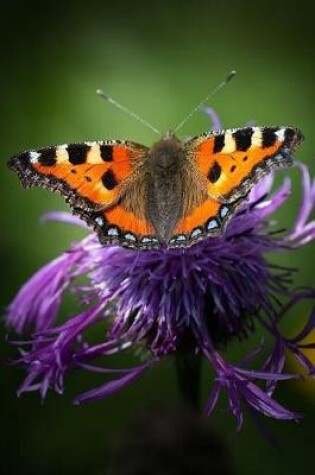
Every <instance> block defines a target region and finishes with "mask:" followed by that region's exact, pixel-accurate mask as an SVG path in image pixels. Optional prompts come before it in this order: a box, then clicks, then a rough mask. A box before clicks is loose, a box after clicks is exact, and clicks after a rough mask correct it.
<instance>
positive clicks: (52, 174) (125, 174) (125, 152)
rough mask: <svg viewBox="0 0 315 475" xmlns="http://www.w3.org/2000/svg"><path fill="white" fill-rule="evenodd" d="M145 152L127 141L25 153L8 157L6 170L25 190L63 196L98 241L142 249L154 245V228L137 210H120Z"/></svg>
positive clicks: (137, 173)
mask: <svg viewBox="0 0 315 475" xmlns="http://www.w3.org/2000/svg"><path fill="white" fill-rule="evenodd" d="M147 151H148V149H147V147H145V146H143V145H139V144H136V143H134V142H130V141H125V142H120V141H100V142H85V143H81V144H67V145H61V146H55V147H45V148H41V149H39V150H31V151H27V152H24V153H21V154H19V155H16V156H14V157H12V158H11V160H10V161H9V163H8V166H9V168H11V169H12V170H14V171H15V172H16V173H17V174H18V177H19V179H20V181H21V183H22V185H23V186H24V187H25V188H29V187H32V186H41V187H44V188H47V189H49V190H52V191H54V192H55V193H58V194H61V195H62V196H63V197H64V198H65V200H66V201H67V202H68V203H69V204H70V206H71V208H72V211H73V212H74V213H75V214H78V215H79V216H80V217H81V218H82V219H83V220H85V221H86V222H87V223H88V224H89V225H91V226H93V227H94V228H95V230H96V231H97V233H98V234H99V237H100V240H101V242H102V243H104V244H107V243H119V244H122V245H126V246H130V247H141V245H139V246H138V240H139V239H141V240H142V241H143V247H146V246H148V247H154V246H156V245H157V244H158V241H157V239H156V238H155V236H154V230H153V229H152V226H150V224H149V223H147V221H146V220H145V217H144V214H143V212H141V210H140V209H139V210H137V209H136V207H135V206H133V207H130V206H129V208H128V206H124V198H123V197H124V195H126V194H127V195H128V187H129V183H130V182H131V181H132V182H133V183H134V185H135V184H137V183H139V176H140V175H141V173H140V172H139V170H141V164H142V161H143V160H144V158H145V156H146V155H147ZM133 189H134V187H133ZM133 195H134V193H133ZM129 201H130V200H129ZM127 204H128V202H127ZM138 211H139V212H138Z"/></svg>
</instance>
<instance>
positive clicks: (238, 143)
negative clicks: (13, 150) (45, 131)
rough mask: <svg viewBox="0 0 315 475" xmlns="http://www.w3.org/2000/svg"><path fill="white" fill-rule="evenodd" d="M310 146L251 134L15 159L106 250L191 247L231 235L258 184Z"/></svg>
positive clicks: (259, 131)
mask: <svg viewBox="0 0 315 475" xmlns="http://www.w3.org/2000/svg"><path fill="white" fill-rule="evenodd" d="M302 139H303V135H302V133H301V132H300V131H299V130H298V129H296V128H291V127H246V128H240V129H232V130H226V131H222V132H210V133H205V134H203V135H200V136H198V137H195V138H193V139H190V140H188V141H187V142H181V141H180V140H179V139H178V138H176V137H175V135H173V134H171V133H169V134H167V135H166V136H165V137H164V138H162V139H161V140H159V141H158V142H157V143H155V144H154V145H153V146H152V147H151V148H148V147H145V146H143V145H140V144H137V143H134V142H130V141H124V142H121V141H100V142H85V143H81V144H67V145H60V146H56V147H45V148H41V149H39V150H36V151H35V150H31V151H27V152H24V153H21V154H19V155H16V156H14V157H13V158H11V160H10V161H9V167H10V168H11V169H12V170H14V171H15V172H16V173H17V174H18V176H19V178H20V181H21V183H22V185H23V186H24V187H25V188H28V187H31V186H42V187H44V188H48V189H50V190H52V191H54V192H56V193H59V194H61V195H62V196H64V198H65V200H66V201H67V202H68V203H69V204H70V206H71V208H72V211H73V213H75V214H77V215H79V216H80V217H81V218H82V219H83V220H84V221H86V222H87V223H88V224H89V225H91V226H92V227H94V229H95V230H96V232H97V233H98V236H99V238H100V241H101V243H102V244H110V243H114V244H120V245H122V246H127V247H132V248H141V249H149V248H158V247H160V246H162V245H164V246H165V245H166V246H167V247H187V246H191V245H192V244H195V243H196V242H198V241H200V240H202V239H205V238H208V237H213V236H217V235H220V234H222V233H223V231H224V229H225V226H226V224H227V223H228V221H229V220H230V219H231V217H232V216H233V214H234V213H235V211H236V210H237V209H238V207H239V206H240V205H241V204H242V203H243V202H244V200H245V198H246V196H247V195H248V193H249V192H250V190H251V189H252V187H253V186H254V184H255V183H256V182H257V181H258V180H260V179H261V178H262V177H264V176H265V175H266V174H268V173H269V172H270V171H271V170H272V169H273V168H279V167H285V166H290V165H291V164H292V158H291V155H292V152H293V151H294V149H295V148H296V146H297V145H299V143H300V142H301V140H302Z"/></svg>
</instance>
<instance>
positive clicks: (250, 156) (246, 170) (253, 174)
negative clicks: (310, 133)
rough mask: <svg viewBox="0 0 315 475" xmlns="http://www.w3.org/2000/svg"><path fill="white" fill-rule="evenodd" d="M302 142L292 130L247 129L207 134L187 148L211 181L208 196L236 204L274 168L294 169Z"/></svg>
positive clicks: (208, 185)
mask: <svg viewBox="0 0 315 475" xmlns="http://www.w3.org/2000/svg"><path fill="white" fill-rule="evenodd" d="M302 138H303V136H302V134H301V132H300V131H299V130H298V129H294V128H292V127H246V128H243V129H232V130H226V131H225V132H221V133H217V134H212V133H210V134H205V135H204V136H200V137H197V138H195V139H192V140H191V141H189V142H188V143H187V145H186V147H187V151H188V153H189V154H190V156H191V157H192V159H193V160H194V161H195V163H196V166H197V168H198V171H199V172H200V174H201V175H202V176H203V177H205V178H206V179H207V190H208V195H209V196H210V197H212V198H213V199H217V200H219V201H220V202H222V203H224V202H226V203H233V202H234V201H235V200H236V199H238V198H240V197H242V196H246V195H247V194H248V192H249V191H250V189H251V188H252V187H253V186H254V184H255V183H256V182H257V181H258V180H259V179H260V178H261V177H263V176H264V175H266V174H267V173H269V172H270V170H271V169H272V168H279V167H285V166H289V165H291V163H292V158H291V154H292V152H293V150H294V149H295V147H296V146H297V145H298V144H299V143H300V142H301V140H302Z"/></svg>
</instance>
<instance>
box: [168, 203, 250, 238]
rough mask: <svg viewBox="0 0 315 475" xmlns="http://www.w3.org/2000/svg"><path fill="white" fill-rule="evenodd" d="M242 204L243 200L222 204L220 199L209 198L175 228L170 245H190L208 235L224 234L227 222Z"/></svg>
mask: <svg viewBox="0 0 315 475" xmlns="http://www.w3.org/2000/svg"><path fill="white" fill-rule="evenodd" d="M240 205H241V200H238V201H236V202H234V203H225V204H222V203H220V202H219V201H218V200H214V199H212V198H208V199H207V200H205V201H204V202H203V203H202V204H200V205H199V206H196V207H195V208H194V210H193V211H192V212H191V213H190V214H189V215H187V216H185V217H184V218H182V219H181V220H180V222H179V223H178V224H177V227H176V229H175V235H174V236H173V237H172V238H171V239H170V241H169V243H168V245H169V247H188V246H191V245H193V244H195V243H196V242H198V241H201V240H203V239H205V238H207V237H215V236H218V235H220V234H222V232H223V230H224V229H225V227H226V225H227V223H228V222H229V220H230V219H231V217H232V216H233V214H234V213H235V211H236V209H237V208H238V207H239V206H240Z"/></svg>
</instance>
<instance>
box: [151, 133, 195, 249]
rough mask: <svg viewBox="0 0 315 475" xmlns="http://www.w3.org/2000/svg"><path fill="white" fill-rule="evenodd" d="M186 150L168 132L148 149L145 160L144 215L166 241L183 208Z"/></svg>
mask: <svg viewBox="0 0 315 475" xmlns="http://www.w3.org/2000/svg"><path fill="white" fill-rule="evenodd" d="M185 157H186V155H185V152H184V147H183V144H182V142H180V141H179V140H178V139H177V138H176V137H174V136H167V137H165V138H164V139H162V140H160V141H159V142H157V143H156V144H154V145H153V147H152V148H151V149H150V151H149V154H148V157H147V160H146V163H145V165H146V174H147V178H148V180H147V202H146V217H147V219H148V220H149V221H150V223H151V224H152V225H153V227H154V229H155V230H156V232H157V234H158V236H159V237H160V238H161V239H162V240H163V241H167V240H168V239H169V238H170V236H171V235H172V232H173V230H174V227H175V225H176V223H177V222H178V220H179V218H180V216H181V215H182V212H183V200H182V196H183V191H184V190H183V187H184V186H185V183H184V180H183V175H184V170H185Z"/></svg>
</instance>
